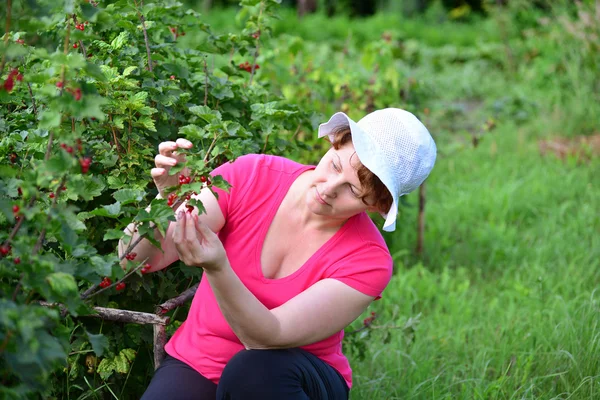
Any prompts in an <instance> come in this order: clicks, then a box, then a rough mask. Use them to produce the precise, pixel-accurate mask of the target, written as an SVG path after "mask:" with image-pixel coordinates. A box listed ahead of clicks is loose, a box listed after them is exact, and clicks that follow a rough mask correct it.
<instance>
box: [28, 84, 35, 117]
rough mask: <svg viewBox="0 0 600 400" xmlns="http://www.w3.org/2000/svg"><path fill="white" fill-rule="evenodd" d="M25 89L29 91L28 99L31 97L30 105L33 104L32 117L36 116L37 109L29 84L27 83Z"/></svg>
mask: <svg viewBox="0 0 600 400" xmlns="http://www.w3.org/2000/svg"><path fill="white" fill-rule="evenodd" d="M27 88H28V89H29V97H31V103H32V104H33V115H34V117H35V116H37V107H36V105H35V99H34V98H33V92H32V91H31V83H29V82H27Z"/></svg>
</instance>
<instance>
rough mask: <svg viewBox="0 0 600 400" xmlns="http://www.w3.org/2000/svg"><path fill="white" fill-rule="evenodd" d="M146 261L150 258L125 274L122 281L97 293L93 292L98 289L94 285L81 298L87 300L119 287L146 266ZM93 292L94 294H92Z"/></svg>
mask: <svg viewBox="0 0 600 400" xmlns="http://www.w3.org/2000/svg"><path fill="white" fill-rule="evenodd" d="M146 261H148V257H146V258H145V259H144V260H143V261H142V262H141V263H140V264H139V265H138V266H137V267H135V268H133V269H132V270H131V271H129V272H128V273H127V274H125V276H124V277H122V278H121V279H119V280H118V281H116V282H114V283H113V284H112V285H110V286H107V287H105V288H102V289H100V290H98V291H97V292H93V290H94V289H95V288H96V287H98V285H94V286H92V287H91V288H89V289H88V290H86V291H85V292H83V293H82V294H81V296H79V297H80V298H81V299H82V300H85V299H89V298H90V297H94V296H96V295H97V294H100V293H102V292H104V291H106V290H108V289H110V288H112V287H114V286H117V285H118V284H119V283H121V282H123V281H124V280H125V279H127V278H129V277H130V276H131V275H132V274H133V273H134V272H136V271H137V270H139V269H141V268H142V267H143V266H144V264H146ZM92 292H93V293H92Z"/></svg>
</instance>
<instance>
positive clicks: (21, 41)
mask: <svg viewBox="0 0 600 400" xmlns="http://www.w3.org/2000/svg"><path fill="white" fill-rule="evenodd" d="M16 42H17V43H19V44H21V45H23V44H25V41H24V40H23V39H17V40H16Z"/></svg>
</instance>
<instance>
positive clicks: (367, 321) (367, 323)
mask: <svg viewBox="0 0 600 400" xmlns="http://www.w3.org/2000/svg"><path fill="white" fill-rule="evenodd" d="M375 318H377V314H376V313H375V312H374V311H373V312H371V316H370V317H368V318H365V319H364V320H363V325H364V326H371V324H372V323H373V321H375Z"/></svg>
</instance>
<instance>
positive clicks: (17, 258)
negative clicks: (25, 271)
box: [13, 257, 21, 265]
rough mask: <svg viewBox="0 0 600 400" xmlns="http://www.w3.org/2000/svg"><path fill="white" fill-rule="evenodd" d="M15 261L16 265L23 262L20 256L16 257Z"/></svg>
mask: <svg viewBox="0 0 600 400" xmlns="http://www.w3.org/2000/svg"><path fill="white" fill-rule="evenodd" d="M13 262H14V263H15V265H19V264H21V259H20V258H19V257H15V259H14V260H13Z"/></svg>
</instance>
